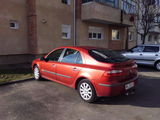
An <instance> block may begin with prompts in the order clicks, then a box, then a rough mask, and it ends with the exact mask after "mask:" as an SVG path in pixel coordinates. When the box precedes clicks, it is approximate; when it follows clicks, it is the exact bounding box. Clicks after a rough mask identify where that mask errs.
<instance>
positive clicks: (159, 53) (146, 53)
mask: <svg viewBox="0 0 160 120" xmlns="http://www.w3.org/2000/svg"><path fill="white" fill-rule="evenodd" d="M123 55H124V56H125V57H127V58H130V59H134V60H135V61H136V63H137V64H143V65H150V66H153V67H155V68H156V69H157V70H159V71H160V45H138V46H135V47H134V48H132V49H130V50H128V51H127V52H125V53H123Z"/></svg>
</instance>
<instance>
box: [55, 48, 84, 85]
mask: <svg viewBox="0 0 160 120" xmlns="http://www.w3.org/2000/svg"><path fill="white" fill-rule="evenodd" d="M60 61H61V62H59V63H58V64H57V69H56V72H57V80H59V81H61V82H62V83H64V84H66V85H72V84H73V83H74V80H75V78H76V77H77V75H78V73H79V72H80V70H81V67H80V66H81V64H82V57H81V54H80V52H79V51H77V50H73V49H66V51H65V53H64V55H63V57H62V59H61V60H60Z"/></svg>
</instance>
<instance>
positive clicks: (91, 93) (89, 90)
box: [78, 79, 97, 103]
mask: <svg viewBox="0 0 160 120" xmlns="http://www.w3.org/2000/svg"><path fill="white" fill-rule="evenodd" d="M78 93H79V96H80V97H81V98H82V99H83V100H84V101H85V102H88V103H92V102H94V101H95V100H96V99H97V95H96V91H95V89H94V86H93V85H92V84H91V82H90V81H89V80H87V79H84V80H81V81H80V82H79V83H78Z"/></svg>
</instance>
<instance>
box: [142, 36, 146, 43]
mask: <svg viewBox="0 0 160 120" xmlns="http://www.w3.org/2000/svg"><path fill="white" fill-rule="evenodd" d="M145 41H146V35H143V36H142V44H145Z"/></svg>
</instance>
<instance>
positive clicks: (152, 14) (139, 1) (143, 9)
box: [134, 0, 160, 44]
mask: <svg viewBox="0 0 160 120" xmlns="http://www.w3.org/2000/svg"><path fill="white" fill-rule="evenodd" d="M156 1H158V0H135V4H136V10H135V20H134V26H135V28H136V31H137V33H138V34H139V35H141V37H142V44H144V43H145V40H146V37H147V35H148V33H149V32H150V30H152V29H153V28H154V27H155V26H156V25H158V24H157V23H158V21H157V18H159V15H160V14H159V12H160V6H159V5H158V4H157V2H156Z"/></svg>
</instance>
